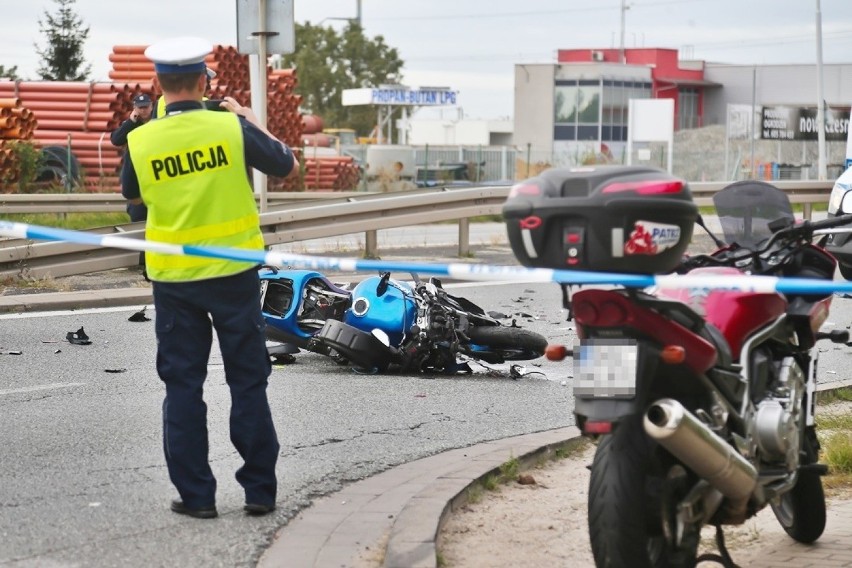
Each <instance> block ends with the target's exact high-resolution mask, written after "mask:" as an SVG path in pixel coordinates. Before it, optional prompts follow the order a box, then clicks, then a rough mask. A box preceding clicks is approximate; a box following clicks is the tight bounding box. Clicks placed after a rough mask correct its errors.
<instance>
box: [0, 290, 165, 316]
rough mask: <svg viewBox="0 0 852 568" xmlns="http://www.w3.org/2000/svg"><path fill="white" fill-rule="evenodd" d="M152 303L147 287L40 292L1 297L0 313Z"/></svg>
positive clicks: (151, 294) (151, 296) (152, 299)
mask: <svg viewBox="0 0 852 568" xmlns="http://www.w3.org/2000/svg"><path fill="white" fill-rule="evenodd" d="M153 303H154V297H153V293H152V291H151V289H150V288H111V289H108V290H80V291H76V292H43V293H33V294H15V295H11V296H0V313H24V312H44V311H58V310H81V309H86V308H109V307H114V306H134V305H150V304H153Z"/></svg>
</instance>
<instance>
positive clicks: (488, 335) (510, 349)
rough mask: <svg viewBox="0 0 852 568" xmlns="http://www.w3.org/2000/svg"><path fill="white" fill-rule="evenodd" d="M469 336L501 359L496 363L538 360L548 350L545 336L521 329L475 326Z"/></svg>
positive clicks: (500, 326) (499, 326)
mask: <svg viewBox="0 0 852 568" xmlns="http://www.w3.org/2000/svg"><path fill="white" fill-rule="evenodd" d="M467 335H468V337H470V340H471V341H472V342H473V343H475V344H477V345H481V346H482V347H486V348H489V349H490V350H491V352H492V353H494V354H496V355H497V356H498V357H499V358H500V359H501V361H495V362H502V361H526V360H529V359H538V358H539V357H541V356H542V355H544V350H545V349H546V348H547V339H545V337H544V336H543V335H540V334H538V333H535V332H534V331H530V330H528V329H521V328H519V327H507V326H502V325H494V326H490V325H489V326H474V327H472V328H470V330H469V331H468V333H467ZM483 359H485V357H483Z"/></svg>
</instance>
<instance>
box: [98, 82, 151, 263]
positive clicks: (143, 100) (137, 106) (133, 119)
mask: <svg viewBox="0 0 852 568" xmlns="http://www.w3.org/2000/svg"><path fill="white" fill-rule="evenodd" d="M153 111H154V105H153V104H152V101H151V97H149V96H148V95H146V94H145V93H141V94H139V95H136V97H134V99H133V112H131V113H130V117H129V118H128V119H127V120H125V121H124V122H122V123H121V125H120V126H119V127H118V128H116V129H115V130H113V131H112V132H111V133H110V135H109V141H110V142H112V144H113V146H124V145H125V144H127V135H128V134H130V133H131V132H133V130H135V129H136V128H138V127H140V126H142V125H143V124H145V123H147V122H148V121H150V120H151V118H152V116H153ZM127 214H128V215H129V216H130V220H131V221H133V222H134V223H135V222H137V221H144V220H145V219H147V218H148V208H147V207H145V205H144V204H142V203H139V204H134V203H128V204H127ZM142 263H143V264H144V260H143V261H142Z"/></svg>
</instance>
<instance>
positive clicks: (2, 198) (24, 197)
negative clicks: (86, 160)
mask: <svg viewBox="0 0 852 568" xmlns="http://www.w3.org/2000/svg"><path fill="white" fill-rule="evenodd" d="M359 194H360V195H363V192H361V193H359V192H355V191H337V192H320V191H312V192H280V191H277V192H270V193H267V195H266V198H267V203H268V204H270V205H276V204H283V203H300V202H301V203H303V202H305V201H319V200H325V199H340V198H341V197H347V196H350V195H359ZM126 206H127V200H126V199H124V198H123V197H122V196H121V195H120V194H118V193H29V194H26V193H25V194H0V215H4V214H12V213H124V211H125V207H126Z"/></svg>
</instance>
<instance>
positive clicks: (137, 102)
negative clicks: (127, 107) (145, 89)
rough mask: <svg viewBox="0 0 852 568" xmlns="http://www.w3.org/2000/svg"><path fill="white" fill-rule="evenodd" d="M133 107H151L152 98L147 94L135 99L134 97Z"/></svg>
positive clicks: (137, 96)
mask: <svg viewBox="0 0 852 568" xmlns="http://www.w3.org/2000/svg"><path fill="white" fill-rule="evenodd" d="M133 106H137V107H146V106H151V97H149V96H148V95H146V94H145V93H142V94H139V95H136V96H135V97H133Z"/></svg>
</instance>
